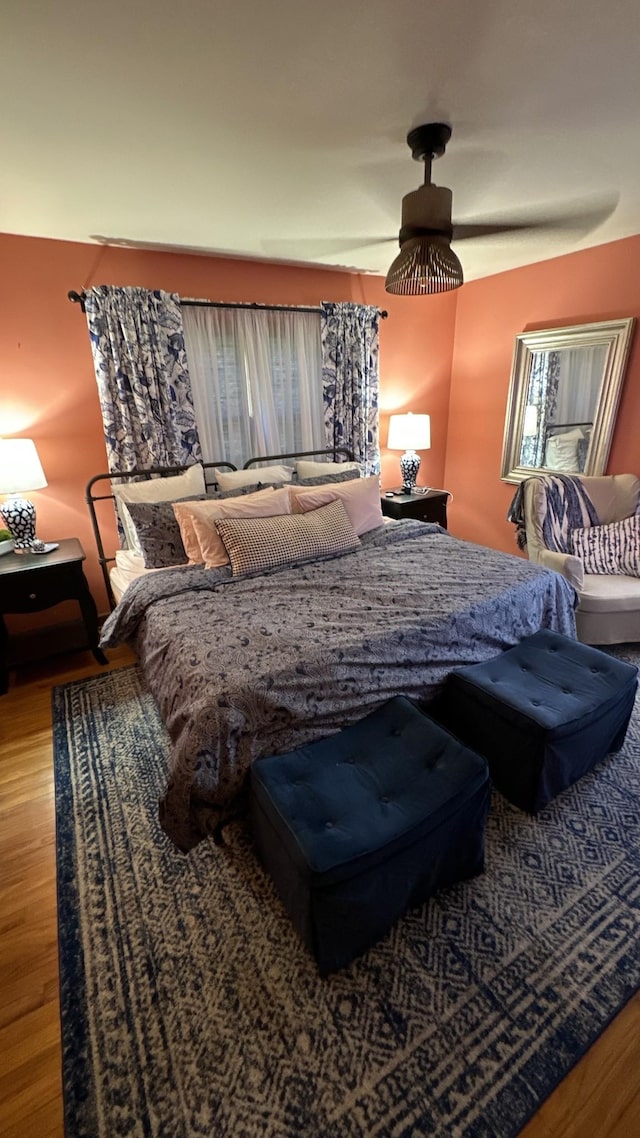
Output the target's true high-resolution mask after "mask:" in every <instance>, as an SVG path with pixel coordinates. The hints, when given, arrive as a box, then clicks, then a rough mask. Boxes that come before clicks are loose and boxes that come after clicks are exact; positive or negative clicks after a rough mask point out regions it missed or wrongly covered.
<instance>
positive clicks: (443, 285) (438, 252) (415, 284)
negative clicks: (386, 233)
mask: <svg viewBox="0 0 640 1138" xmlns="http://www.w3.org/2000/svg"><path fill="white" fill-rule="evenodd" d="M463 281H464V277H463V274H462V265H461V264H460V261H459V260H458V258H457V257H456V255H455V253H454V252H453V249H452V248H451V246H450V245H449V242H448V241H447V240H446V239H443V238H441V237H433V236H429V237H411V238H410V239H409V240H408V241H405V243H404V244H403V246H402V248H401V249H400V252H399V253H398V256H397V257H396V259H395V261H394V262H393V264H392V265H391V268H390V269H389V272H388V273H387V279H386V281H385V285H384V287H385V289H386V291H387V292H391V293H395V294H397V295H399V296H427V295H430V294H432V293H437V292H450V291H451V290H452V289H454V288H460V285H461V284H462V283H463Z"/></svg>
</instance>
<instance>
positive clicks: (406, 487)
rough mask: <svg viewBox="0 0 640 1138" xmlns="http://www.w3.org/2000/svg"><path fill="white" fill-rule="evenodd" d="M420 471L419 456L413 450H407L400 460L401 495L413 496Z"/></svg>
mask: <svg viewBox="0 0 640 1138" xmlns="http://www.w3.org/2000/svg"><path fill="white" fill-rule="evenodd" d="M419 469H420V455H419V454H418V453H417V452H416V451H415V450H407V451H405V452H404V454H403V456H402V458H401V459H400V471H401V473H402V493H403V494H413V492H414V490H415V488H416V479H417V477H418V471H419Z"/></svg>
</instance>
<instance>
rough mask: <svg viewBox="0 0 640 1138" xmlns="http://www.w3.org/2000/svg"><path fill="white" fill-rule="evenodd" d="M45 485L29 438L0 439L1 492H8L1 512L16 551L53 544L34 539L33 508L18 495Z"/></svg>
mask: <svg viewBox="0 0 640 1138" xmlns="http://www.w3.org/2000/svg"><path fill="white" fill-rule="evenodd" d="M46 485H47V480H46V478H45V476H44V471H43V469H42V465H41V463H40V459H39V458H38V452H37V450H36V448H35V443H34V442H33V440H32V439H0V494H8V495H9V497H8V498H7V501H6V502H3V503H2V505H0V514H2V517H3V518H4V523H5V525H6V527H7V529H8V530H9V533H10V534H11V536H12V538H13V540H14V550H15V552H16V553H48V552H49V550H50V549H54V548H57V547H56V546H54V545H45V543H44V542H42V541H38V539H37V538H36V511H35V507H34V505H33V503H32V502H30V501H29V500H28V499H27V498H22V497H20V495H21V494H24V493H25V492H28V491H30V490H43V489H44V487H45V486H46Z"/></svg>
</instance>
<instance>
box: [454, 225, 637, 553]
mask: <svg viewBox="0 0 640 1138" xmlns="http://www.w3.org/2000/svg"><path fill="white" fill-rule="evenodd" d="M639 262H640V237H629V238H626V239H625V240H623V241H616V242H612V243H611V244H608V245H600V246H597V247H596V248H593V249H587V250H584V251H582V252H579V253H572V254H569V255H567V256H564V257H557V258H555V259H553V260H550V261H543V262H541V263H539V264H536V265H529V266H527V267H525V268H521V269H514V270H512V271H511V272H508V273H500V274H499V275H497V276H494V277H485V278H484V279H483V280H479V281H473V282H471V283H469V284H466V285H464V286H463V287H462V288H461V289H460V290H459V292H458V300H457V312H456V326H455V339H454V351H453V367H452V374H451V398H450V412H449V429H448V435H447V453H446V463H445V484H446V486H447V488H448V489H450V490H451V491H452V492H453V494H454V502H453V505H452V506H451V507H450V510H449V518H450V528H451V530H452V531H453V532H454V533H455V534H457V535H458V536H460V537H464V538H466V539H468V540H470V541H477V542H480V543H482V544H484V545H490V546H493V547H495V548H496V549H502V550H506V551H507V552H509V553H517V549H516V545H515V541H514V532H515V531H514V528H513V526H512V525H511V524H510V523H509V522H507V521H506V513H507V509H508V507H509V503H510V501H511V499H512V497H513V494H514V490H515V486H512V485H509V484H507V483H505V482H502V481H501V480H500V470H501V466H502V439H503V429H504V419H505V412H506V405H507V396H508V392H509V382H510V378H511V363H512V357H513V350H514V342H515V337H516V335H517V334H518V333H520V332H525V331H527V330H530V329H533V328H548V327H554V326H555V327H562V326H564V325H568V324H584V323H588V322H590V321H595V320H609V319H614V318H619V317H628V316H635V317H636V318H640V273H639V272H638V263H639ZM639 435H640V331H638V329H636V332H635V336H634V340H633V342H632V346H631V354H630V357H629V364H628V368H627V375H626V380H625V384H624V387H623V391H622V398H621V402H620V406H619V410H618V416H617V423H616V429H615V434H614V437H613V445H612V448H611V453H610V457H609V463H608V467H607V471H606V473H609V474H621V473H623V472H625V471H633V472H635V473H640V441H639Z"/></svg>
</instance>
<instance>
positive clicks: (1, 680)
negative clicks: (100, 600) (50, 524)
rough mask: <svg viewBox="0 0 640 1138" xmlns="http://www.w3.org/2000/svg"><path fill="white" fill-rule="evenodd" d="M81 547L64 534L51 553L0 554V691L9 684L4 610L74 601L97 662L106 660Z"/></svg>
mask: <svg viewBox="0 0 640 1138" xmlns="http://www.w3.org/2000/svg"><path fill="white" fill-rule="evenodd" d="M84 558H85V554H84V549H83V548H82V546H81V545H80V542H79V541H78V539H77V537H68V538H65V539H63V540H62V541H61V542H60V545H59V547H58V549H54V550H52V551H51V553H4V554H3V555H2V556H0V695H4V693H5V692H6V691H7V689H8V687H9V667H8V648H9V636H8V633H7V628H6V625H5V623H4V620H3V619H2V617H3V615H4V614H5V613H18V612H20V613H22V612H40V611H41V610H42V609H48V608H51V607H52V606H53V605H58V604H60V603H61V601H77V602H78V604H79V605H80V611H81V613H82V619H83V620H84V626H85V628H86V630H87V638H88V641H89V647H90V648H91V651H92V652H93V655H94V656H95V658H96V660H97V661H98V663H99V664H106V663H108V661H107V657H106V656H105V655H104V652H102V651H101V650H100V648H99V647H98V642H99V640H100V634H99V632H98V610H97V608H96V603H95V601H94V599H93V597H92V596H91V593H90V592H89V586H88V584H87V579H86V577H85V575H84V573H83V571H82V562H83V561H84Z"/></svg>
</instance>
